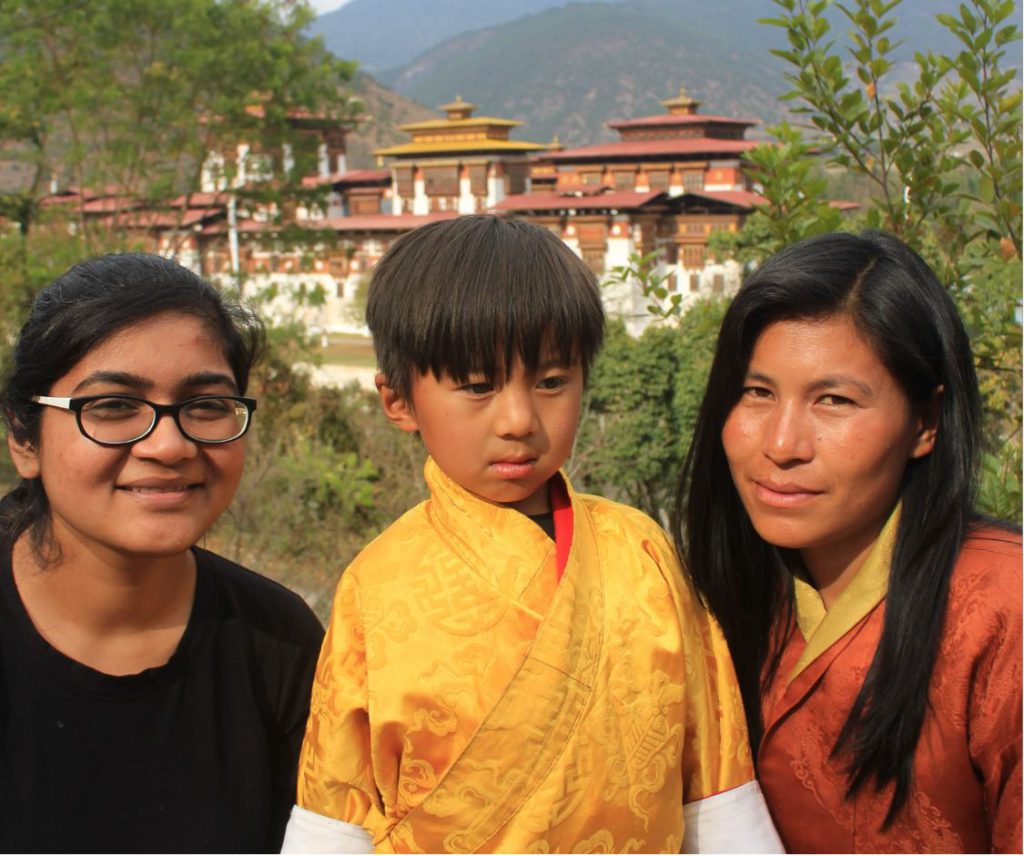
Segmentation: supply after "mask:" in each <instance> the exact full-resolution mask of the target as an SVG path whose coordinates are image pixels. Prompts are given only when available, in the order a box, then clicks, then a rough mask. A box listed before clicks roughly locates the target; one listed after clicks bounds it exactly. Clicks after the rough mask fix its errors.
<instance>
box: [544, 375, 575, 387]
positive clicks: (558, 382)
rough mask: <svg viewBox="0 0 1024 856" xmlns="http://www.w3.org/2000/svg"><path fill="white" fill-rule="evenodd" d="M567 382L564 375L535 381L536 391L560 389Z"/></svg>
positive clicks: (567, 379)
mask: <svg viewBox="0 0 1024 856" xmlns="http://www.w3.org/2000/svg"><path fill="white" fill-rule="evenodd" d="M568 382H569V378H567V377H566V376H565V375H551V376H550V377H545V378H541V379H540V380H539V381H537V389H561V388H562V387H563V386H565V385H566V384H567V383H568Z"/></svg>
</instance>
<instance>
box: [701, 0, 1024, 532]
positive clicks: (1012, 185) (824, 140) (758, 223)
mask: <svg viewBox="0 0 1024 856" xmlns="http://www.w3.org/2000/svg"><path fill="white" fill-rule="evenodd" d="M774 2H775V5H776V7H777V14H776V15H775V17H772V18H768V19H765V21H764V23H766V24H768V25H771V26H775V27H779V28H781V29H783V30H784V31H785V34H786V37H787V41H788V44H787V46H786V47H785V48H781V49H779V50H776V51H774V52H775V53H776V54H777V55H778V56H779V57H781V58H782V59H783V60H784V61H785V62H786V64H787V67H788V69H789V71H788V73H787V75H786V76H787V79H788V81H789V84H790V87H791V88H790V91H789V93H788V94H787V95H786V96H785V97H786V99H787V100H789V101H791V102H792V104H793V109H794V112H795V113H796V114H797V115H798V116H802V117H803V118H804V119H805V120H806V127H805V128H804V129H803V130H804V131H805V132H806V135H805V137H804V138H803V139H801V138H800V136H799V134H798V133H797V131H795V130H793V129H792V128H790V127H789V126H788V125H783V126H780V127H779V128H777V129H775V134H776V136H777V144H776V145H775V146H770V147H762V148H760V149H759V150H757V151H755V152H754V153H753V154H752V156H751V160H752V163H753V170H754V174H755V176H756V178H757V180H759V181H760V182H761V184H762V186H763V193H764V195H765V197H766V198H767V200H768V201H767V203H766V204H765V205H763V206H759V207H758V209H757V211H756V212H755V213H754V214H753V215H752V216H751V217H750V218H749V219H748V221H747V224H746V226H745V228H744V229H743V230H742V231H741V232H740V233H739V234H738V235H736V236H731V237H729V236H724V237H719V238H717V239H716V244H715V246H716V247H717V248H718V249H719V251H722V252H729V253H732V254H733V255H735V256H736V257H738V258H740V259H743V260H746V261H753V262H756V260H757V259H759V258H763V257H764V256H765V255H767V254H769V253H771V252H774V251H776V250H778V249H780V248H781V247H782V246H784V245H786V244H788V243H791V242H792V241H795V240H798V239H799V238H802V237H806V236H808V235H811V234H814V233H816V232H819V231H823V230H824V227H825V226H827V228H830V229H831V228H834V227H835V225H836V220H835V215H834V214H829V213H828V212H827V211H826V209H825V207H824V206H825V204H826V203H825V202H824V200H823V199H822V194H823V192H824V186H823V185H822V183H821V182H820V181H817V180H816V179H815V178H814V177H813V175H814V173H813V166H812V164H813V160H814V158H813V157H812V151H816V152H819V153H820V155H818V158H819V159H820V160H822V161H824V163H825V164H826V165H828V166H829V167H830V168H839V169H844V170H847V171H849V172H851V173H853V174H855V175H857V176H860V177H861V178H862V179H863V180H865V181H866V182H868V183H869V185H870V186H871V188H872V193H871V199H870V202H869V204H868V205H867V207H866V210H864V211H863V212H862V213H861V214H860V215H859V216H857V217H855V218H853V219H852V220H850V221H848V222H847V223H846V224H845V225H846V227H848V228H852V229H859V228H863V227H871V228H881V229H885V230H887V231H889V232H892V233H894V234H896V235H898V236H899V237H901V238H902V239H903V240H904V241H906V242H907V243H908V244H909V245H910V246H912V247H913V248H914V249H916V250H917V251H918V252H919V253H921V255H922V256H924V258H925V259H926V260H927V261H928V262H929V264H931V265H932V267H933V268H934V269H935V271H936V272H937V273H938V275H939V277H940V279H941V280H942V281H943V282H945V283H946V284H947V285H948V287H949V289H950V291H951V293H952V294H953V296H954V298H955V299H956V301H957V303H958V305H959V307H960V310H961V312H962V314H963V316H964V319H965V321H966V323H967V326H968V329H969V331H970V333H971V337H972V345H973V347H974V352H975V356H976V359H977V367H978V373H979V380H980V384H981V391H982V396H983V400H984V404H985V440H986V453H987V454H988V455H989V456H991V458H992V460H991V461H989V463H988V464H987V465H986V466H985V467H984V468H983V488H982V507H983V508H984V509H985V510H990V511H994V512H996V511H998V512H999V513H1003V514H1005V509H1006V508H1010V507H1012V508H1014V509H1016V510H1015V511H1014V513H1013V514H1012V515H1010V516H1011V517H1014V518H1016V519H1020V499H1021V495H1020V478H1019V471H1018V470H1015V469H1014V467H1013V465H1012V462H1013V461H1017V462H1018V463H1019V461H1020V449H1021V348H1020V336H1021V328H1020V323H1019V320H1018V319H1017V317H1016V311H1017V308H1018V306H1019V302H1020V282H1021V182H1022V171H1021V151H1022V148H1021V90H1020V86H1019V81H1017V80H1016V76H1017V72H1016V71H1015V69H1014V68H1013V67H1012V66H1008V65H1007V64H1006V52H1007V50H1008V49H1010V48H1011V46H1012V48H1013V49H1014V50H1017V51H1019V49H1020V30H1019V28H1018V26H1017V24H1016V16H1017V12H1016V9H1015V4H1014V3H1013V0H970V2H965V3H961V4H960V6H959V9H958V14H956V15H938V16H937V19H938V21H939V22H940V23H941V24H942V25H943V26H944V27H945V28H946V29H947V30H949V32H950V33H952V34H953V35H954V36H955V38H956V39H957V41H958V42H959V44H960V45H961V48H962V49H961V50H960V51H959V52H958V53H956V55H955V56H949V55H944V54H937V53H935V52H932V51H925V52H918V53H917V54H916V55H915V65H916V76H915V77H914V79H913V80H911V81H910V82H906V81H901V82H895V83H894V82H892V76H893V72H894V69H895V62H894V59H893V51H894V50H895V48H896V46H897V44H896V42H894V41H893V34H894V30H895V28H896V25H897V22H898V12H899V6H900V2H901V0H849V2H847V3H836V4H835V5H836V7H837V8H838V9H839V10H840V11H841V12H842V14H843V16H844V18H845V20H846V22H847V24H848V33H847V36H848V40H849V41H848V45H849V46H848V47H847V48H845V49H843V48H841V47H840V46H839V45H838V43H837V39H836V36H835V34H834V33H833V32H832V28H831V25H830V23H829V19H828V17H827V16H826V15H825V14H824V13H825V12H826V10H827V8H828V7H829V6H831V5H832V3H831V2H830V0H774ZM986 460H988V459H986ZM993 462H994V463H993Z"/></svg>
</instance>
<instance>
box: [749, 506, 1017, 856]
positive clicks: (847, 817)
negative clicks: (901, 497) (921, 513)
mask: <svg viewBox="0 0 1024 856" xmlns="http://www.w3.org/2000/svg"><path fill="white" fill-rule="evenodd" d="M894 534H895V516H894V519H892V520H890V522H889V524H887V526H886V528H885V529H884V530H883V532H882V535H880V537H879V543H878V544H877V545H876V548H877V549H876V550H874V551H872V553H871V554H870V555H869V557H868V559H866V560H865V564H864V567H863V568H862V569H861V572H859V573H858V575H857V577H855V578H854V580H852V581H851V583H850V586H849V588H848V589H847V590H846V591H844V592H843V595H841V596H840V598H839V599H837V600H836V603H835V604H833V607H832V609H831V610H829V611H828V613H826V614H825V615H824V616H823V617H822V616H817V615H816V614H815V611H816V609H815V604H814V602H813V600H811V601H810V611H808V601H807V600H803V599H802V598H801V597H800V595H798V598H797V613H798V614H797V621H795V622H794V624H793V627H792V628H791V629H790V634H789V637H788V641H787V644H786V648H785V650H784V652H783V656H782V660H781V662H780V664H779V668H778V671H777V672H776V676H777V677H776V679H775V681H773V683H772V685H771V686H770V687H769V688H768V692H767V693H766V695H765V700H764V708H763V711H764V721H765V736H764V739H763V741H762V743H761V748H760V750H759V756H758V759H759V766H758V772H759V778H760V782H761V788H762V790H763V791H764V795H765V799H766V801H767V802H768V807H769V809H770V810H771V813H772V817H773V819H774V820H775V826H776V828H777V829H778V832H779V835H780V837H781V838H782V842H783V844H784V845H785V847H786V849H787V851H789V852H815V853H829V852H842V853H878V852H881V853H931V852H957V853H979V852H989V851H995V852H1016V853H1019V852H1021V651H1022V639H1021V544H1020V536H1019V535H1017V534H1013V533H1008V532H1001V531H998V530H985V531H982V532H979V533H976V534H975V535H973V536H972V537H970V538H969V540H968V541H967V543H966V544H965V545H964V547H963V549H962V551H961V555H960V558H959V560H958V562H957V565H956V568H955V569H954V571H953V577H952V579H951V581H950V591H949V606H948V610H947V615H946V621H945V627H944V634H943V639H942V642H941V645H940V649H939V655H938V659H937V661H936V664H935V670H934V672H933V674H932V681H931V686H930V692H929V701H930V705H931V706H930V708H929V710H928V712H927V713H926V715H925V720H924V725H923V728H922V732H921V737H920V740H919V742H918V745H917V749H916V752H915V754H914V762H913V775H912V779H911V788H910V794H909V798H908V801H907V805H906V806H905V807H904V809H903V810H902V811H901V812H900V814H899V816H898V817H897V818H896V820H895V821H894V822H893V823H892V825H891V826H889V827H886V828H883V821H884V819H885V816H886V812H887V811H888V807H889V803H890V800H891V798H892V791H893V788H892V785H891V784H890V785H888V786H887V787H885V788H883V789H882V790H881V791H878V790H876V789H875V788H874V787H872V786H871V785H870V784H869V785H867V786H866V787H864V788H863V789H861V790H860V791H859V792H858V793H857V794H856V795H855V796H854V797H852V798H850V797H847V795H846V790H847V776H846V767H847V764H848V762H849V757H848V756H847V755H846V754H842V755H839V756H835V755H833V753H832V749H833V747H834V746H835V742H836V739H837V737H838V735H839V732H840V730H841V728H842V726H843V723H844V721H845V718H846V715H847V713H848V712H849V710H850V709H851V707H852V705H853V702H854V699H855V697H856V695H857V692H858V691H859V689H860V687H861V685H862V684H863V682H864V678H865V676H866V674H867V671H868V668H869V667H870V664H871V660H872V658H873V656H874V654H875V650H876V648H877V646H878V641H879V638H880V635H881V631H882V622H883V618H884V614H885V586H886V584H887V580H888V573H889V561H890V559H889V557H890V556H891V547H892V544H893V543H894ZM848 592H849V596H848V597H847V593H848ZM810 594H811V596H812V597H817V595H816V593H813V592H811V593H810ZM837 607H838V608H839V610H838V611H837V612H836V613H835V615H833V611H834V610H836V609H837ZM808 631H810V632H808ZM823 640H825V641H824V642H823Z"/></svg>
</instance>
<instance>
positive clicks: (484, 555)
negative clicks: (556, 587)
mask: <svg viewBox="0 0 1024 856" xmlns="http://www.w3.org/2000/svg"><path fill="white" fill-rule="evenodd" d="M423 476H424V478H425V479H426V481H427V486H428V487H429V488H430V493H431V499H430V502H429V503H428V507H427V512H428V515H429V517H430V518H431V520H432V521H433V522H434V524H435V526H437V527H438V529H439V530H440V531H441V534H442V536H443V537H445V539H446V540H447V541H448V542H449V544H450V545H451V546H452V548H453V549H455V550H457V551H458V553H459V554H460V555H462V557H463V558H464V559H465V560H466V561H467V562H468V563H469V564H470V565H471V566H472V567H473V568H474V570H475V571H476V572H477V573H478V574H480V576H482V577H484V578H485V579H486V580H487V581H488V582H489V583H490V584H491V585H493V586H494V587H496V588H498V589H499V590H501V591H502V592H503V593H504V594H505V595H506V596H508V597H510V598H512V599H518V598H520V597H521V596H522V595H523V593H524V592H525V591H526V589H527V588H528V587H529V586H530V584H531V582H532V581H533V580H534V579H535V578H536V577H537V574H538V572H540V571H542V570H546V571H550V574H551V576H552V579H553V580H554V581H556V582H557V576H556V565H555V561H556V560H555V544H554V542H553V541H552V540H551V539H550V538H549V537H548V536H547V534H545V532H544V531H543V530H542V529H541V528H540V527H539V526H538V525H537V524H536V523H535V522H534V521H532V520H530V518H529V517H527V516H526V515H525V514H523V513H521V512H519V511H516V510H515V509H514V508H508V507H506V506H503V505H498V504H496V503H493V502H488V501H487V500H485V499H481V498H480V497H479V496H477V495H476V494H474V493H472V492H471V491H468V490H466V489H465V488H464V487H462V486H461V485H459V484H458V483H457V482H455V481H453V480H452V479H451V478H450V477H449V476H448V475H447V474H446V473H445V472H444V471H443V470H442V469H441V468H440V467H439V466H438V465H437V463H436V462H435V461H434V459H433V458H429V457H428V458H427V461H426V463H425V464H424V466H423ZM553 478H556V479H560V480H561V481H562V484H563V485H564V488H565V492H566V494H567V495H568V499H569V502H570V503H571V504H575V501H576V500H575V495H574V493H573V490H572V486H571V485H570V484H569V479H568V478H567V477H566V476H565V474H564V473H562V472H561V471H560V472H559V473H558V474H556V475H555V476H553ZM544 588H546V586H544Z"/></svg>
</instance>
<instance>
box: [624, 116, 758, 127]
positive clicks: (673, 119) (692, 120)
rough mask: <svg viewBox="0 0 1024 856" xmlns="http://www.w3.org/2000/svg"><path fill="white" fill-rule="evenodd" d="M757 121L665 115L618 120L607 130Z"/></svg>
mask: <svg viewBox="0 0 1024 856" xmlns="http://www.w3.org/2000/svg"><path fill="white" fill-rule="evenodd" d="M760 124H761V121H760V120H759V119H736V118H732V117H730V116H710V115H708V116H705V115H704V114H703V113H694V114H692V115H688V116H673V115H671V114H669V113H666V114H665V115H663V116H641V117H640V118H639V119H619V120H617V121H615V122H608V123H607V125H608V127H609V128H615V129H619V128H644V127H647V126H649V125H745V126H747V127H749V126H751V125H760Z"/></svg>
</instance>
